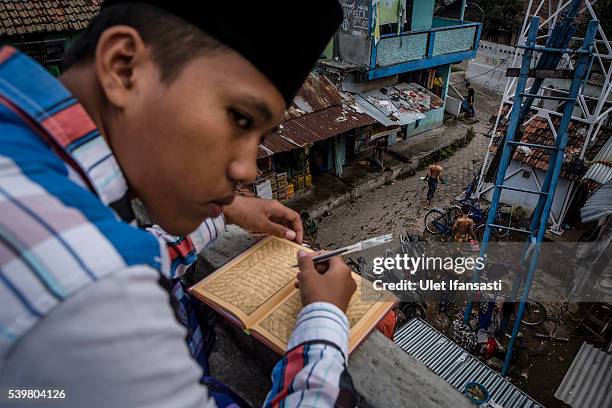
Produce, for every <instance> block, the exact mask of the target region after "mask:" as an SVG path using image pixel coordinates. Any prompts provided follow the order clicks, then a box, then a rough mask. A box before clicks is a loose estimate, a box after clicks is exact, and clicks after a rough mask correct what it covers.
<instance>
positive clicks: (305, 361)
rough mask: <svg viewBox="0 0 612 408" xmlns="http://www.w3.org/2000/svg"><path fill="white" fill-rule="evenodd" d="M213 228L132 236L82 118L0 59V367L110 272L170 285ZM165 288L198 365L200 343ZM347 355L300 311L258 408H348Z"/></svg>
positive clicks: (110, 161)
mask: <svg viewBox="0 0 612 408" xmlns="http://www.w3.org/2000/svg"><path fill="white" fill-rule="evenodd" d="M92 193H93V194H92ZM130 224H132V225H130ZM223 229H224V220H223V218H222V217H221V218H218V219H214V220H206V221H205V222H204V223H203V224H202V226H201V227H200V228H199V229H198V230H197V231H195V232H194V233H193V234H191V235H190V236H188V237H183V238H178V237H172V236H169V235H167V234H165V233H164V232H163V231H162V230H161V229H159V228H157V227H153V228H152V229H150V231H149V232H146V231H143V230H139V229H137V228H134V216H133V213H132V211H131V206H130V201H129V198H128V187H127V182H126V180H125V178H124V176H123V174H122V171H121V169H120V167H119V165H118V163H117V161H116V159H115V157H114V155H113V154H112V152H111V150H110V147H109V146H108V144H107V143H106V141H105V139H104V138H103V137H102V136H101V134H100V132H99V131H98V130H97V128H96V126H95V124H94V123H93V121H92V120H91V118H90V117H89V116H88V115H87V113H86V111H85V110H84V109H83V107H82V106H81V105H80V104H79V103H78V102H77V101H76V100H75V99H74V97H72V96H71V95H70V93H69V92H68V91H67V90H66V89H65V88H64V87H63V86H62V85H61V83H59V82H58V81H57V80H56V79H55V78H53V77H52V76H51V75H49V74H48V73H47V72H46V71H45V70H44V69H43V68H42V67H40V66H39V65H37V64H36V63H35V62H33V61H32V60H31V59H30V58H29V57H27V56H25V55H24V54H21V53H19V52H17V51H16V50H15V49H13V48H11V47H3V48H0V299H1V300H2V307H1V308H0V363H1V361H2V360H1V359H2V358H3V357H4V356H6V355H7V354H8V353H9V352H10V350H11V348H12V347H13V346H14V345H15V344H16V343H17V342H18V341H19V340H20V339H21V338H22V337H24V336H25V335H27V333H28V332H29V331H30V330H31V329H32V328H33V327H34V326H35V325H36V324H37V323H38V322H39V321H40V320H41V319H43V318H44V317H45V315H47V314H48V313H49V312H50V311H51V310H53V308H55V307H57V306H58V305H60V304H61V303H62V302H63V301H65V300H66V299H68V298H70V297H71V296H73V295H74V294H75V293H77V292H79V291H80V290H83V289H84V288H86V287H88V286H89V285H91V284H93V283H95V282H96V281H98V280H100V279H102V278H104V277H105V276H108V275H110V274H113V273H115V272H116V271H120V270H123V269H125V268H126V267H129V266H132V265H147V266H149V267H152V268H154V269H156V270H158V271H160V273H161V274H162V275H163V276H165V277H166V278H168V279H170V280H173V281H174V282H175V283H176V282H177V281H176V279H177V278H178V277H180V275H181V274H182V273H184V271H185V269H186V267H187V266H188V265H189V264H191V263H192V262H193V261H194V260H195V259H196V254H197V252H198V251H199V250H201V249H202V248H203V247H204V246H206V245H207V244H208V243H209V242H211V241H212V240H213V239H214V238H215V237H216V236H217V235H218V234H219V233H220V232H221V231H223ZM174 289H175V290H174V294H175V296H176V297H177V299H178V301H179V304H180V305H182V306H183V307H184V309H183V311H182V312H181V310H179V313H178V314H179V316H182V319H183V320H184V321H186V323H187V325H188V328H189V330H188V332H189V346H190V351H191V353H192V354H193V355H194V356H195V358H196V359H198V361H200V357H201V353H202V352H203V339H202V332H201V331H200V330H199V328H198V325H197V320H195V318H194V317H193V315H192V314H191V313H190V311H189V307H190V302H189V299H188V298H187V297H186V293H185V291H184V290H183V288H182V286H181V285H175V286H174ZM347 348H348V321H347V319H346V316H345V315H344V314H343V313H342V312H341V311H340V310H339V309H338V308H336V307H335V306H332V305H330V304H327V303H314V304H310V305H308V306H307V307H305V308H304V309H303V310H302V311H301V313H300V316H299V317H298V321H297V323H296V327H295V329H294V332H293V334H292V336H291V339H290V342H289V349H290V351H289V352H288V353H287V354H286V355H285V356H284V358H283V359H282V360H281V361H280V362H279V363H278V364H277V366H276V367H275V369H274V372H273V376H272V377H273V388H272V390H271V391H270V394H269V395H268V398H267V400H266V406H279V405H283V406H294V405H295V406H297V405H300V404H302V405H304V406H331V405H334V404H339V405H343V406H350V405H352V404H353V402H354V401H353V394H352V385H351V381H350V377H349V376H348V373H347V371H346V358H347V354H348V351H347ZM200 362H201V361H200ZM1 367H2V364H0V370H1Z"/></svg>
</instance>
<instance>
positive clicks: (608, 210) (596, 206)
mask: <svg viewBox="0 0 612 408" xmlns="http://www.w3.org/2000/svg"><path fill="white" fill-rule="evenodd" d="M610 214H612V181H609V182H608V183H607V184H604V185H603V186H601V187H600V188H599V189H598V190H597V191H595V192H594V193H593V195H592V196H591V197H589V199H588V200H587V202H586V203H585V204H584V206H583V207H582V208H581V209H580V217H581V218H582V222H591V221H595V220H598V219H600V218H603V217H605V216H608V215H610Z"/></svg>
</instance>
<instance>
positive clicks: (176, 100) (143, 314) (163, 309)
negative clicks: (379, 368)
mask: <svg viewBox="0 0 612 408" xmlns="http://www.w3.org/2000/svg"><path fill="white" fill-rule="evenodd" d="M273 3H274V4H273V5H270V6H271V7H272V6H274V7H273V8H274V10H275V11H276V13H274V14H273V13H269V11H268V9H267V8H266V7H262V5H261V4H260V3H256V2H247V3H243V4H241V6H240V7H235V5H234V4H232V3H227V2H225V3H223V2H213V3H210V4H207V7H206V13H203V12H202V10H201V7H200V6H199V5H195V4H194V5H191V4H190V3H186V2H176V1H174V2H171V1H162V0H159V1H150V2H137V3H136V2H128V1H120V0H109V1H106V2H105V3H104V6H103V9H102V11H101V13H100V15H98V16H97V17H96V18H94V20H93V21H92V22H91V24H90V26H89V28H88V29H87V30H86V32H85V33H84V34H83V36H82V37H80V38H79V39H78V40H77V41H76V42H75V44H74V45H73V47H72V51H71V52H69V54H68V56H67V59H66V71H65V72H64V73H63V75H62V77H61V78H60V80H59V81H58V80H56V79H55V78H53V77H52V76H51V75H50V74H49V73H48V72H46V71H45V70H44V68H42V67H41V66H39V65H37V64H36V63H35V62H34V61H33V60H31V59H30V58H29V57H27V56H25V55H24V54H21V53H19V52H18V51H16V50H15V49H13V48H10V47H4V48H0V206H2V210H1V211H0V302H1V305H0V388H2V389H7V388H8V389H26V388H27V389H43V388H44V389H50V388H51V389H58V390H63V392H62V393H63V394H64V395H65V399H63V400H62V401H61V406H64V407H65V406H68V407H111V406H117V407H136V406H139V407H203V406H215V401H214V400H212V399H211V398H210V395H211V394H210V393H209V392H208V390H207V388H206V387H204V386H202V385H201V384H200V382H199V380H200V378H201V377H202V370H201V368H200V366H199V365H198V364H197V363H196V361H195V360H194V359H193V358H192V357H191V356H190V352H191V354H193V355H197V354H198V353H197V350H198V347H200V346H201V345H199V341H200V340H201V339H198V338H197V335H195V336H194V337H192V339H191V341H190V342H189V348H188V347H187V346H186V344H185V341H184V336H185V330H184V328H183V327H181V326H180V325H179V324H178V323H177V321H176V319H175V317H174V315H173V313H172V309H171V308H170V306H169V302H168V299H169V297H168V294H167V293H166V292H165V291H164V290H163V289H162V288H161V287H160V285H159V284H158V281H159V280H160V279H162V280H163V279H171V278H174V277H175V276H176V273H178V272H177V271H178V269H179V268H178V265H179V264H180V263H182V261H183V260H185V263H189V257H190V250H189V248H190V247H191V246H193V247H194V248H197V246H198V245H199V244H202V243H205V241H206V239H210V238H211V237H212V230H211V228H212V229H219V228H222V225H221V224H219V223H218V222H219V217H221V215H222V213H223V211H227V212H228V213H227V215H228V217H229V218H231V219H232V220H233V218H234V217H233V216H231V214H232V202H233V198H234V187H235V185H236V184H237V183H239V182H243V183H249V182H251V181H252V180H253V179H254V178H255V175H256V157H257V146H258V145H259V143H260V142H261V139H262V137H263V136H264V135H266V134H267V133H268V132H270V131H271V130H272V129H274V128H276V127H277V126H278V124H279V123H280V122H281V120H282V117H283V113H284V110H285V109H286V107H287V106H288V105H289V103H290V102H291V100H292V98H293V96H294V95H295V93H296V92H297V90H298V89H299V87H300V85H301V83H302V82H303V81H304V79H305V78H306V75H307V74H308V72H309V71H310V69H311V67H312V65H313V64H314V62H315V61H316V59H317V58H318V56H319V55H320V53H321V51H322V50H323V48H324V47H325V45H326V44H327V42H328V41H329V38H330V37H331V35H332V33H333V32H334V30H335V29H336V27H337V25H338V24H339V22H340V20H341V18H342V13H341V10H340V7H339V5H338V4H336V3H335V2H333V1H324V0H313V1H310V2H307V3H299V4H295V5H294V4H293V3H292V2H273ZM279 13H280V14H281V15H280V16H279ZM220 16H231V19H232V24H230V25H228V24H227V20H226V19H223V18H220ZM313 21H316V22H317V24H316V25H314V24H313V23H312V22H313ZM296 41H297V42H299V47H296ZM289 49H299V52H296V53H295V55H291V58H285V59H284V63H283V64H279V63H278V58H275V57H277V53H278V52H279V51H278V50H289ZM132 197H138V198H140V199H141V200H142V201H143V202H144V204H145V205H146V207H147V209H148V210H149V211H150V213H151V216H152V218H153V220H154V222H155V223H156V224H157V225H159V230H157V231H156V234H157V235H159V236H158V237H156V236H154V235H153V234H151V233H150V232H146V231H142V230H139V229H137V228H134V226H133V219H134V216H133V214H132V211H131V207H130V205H129V204H130V200H131V198H132ZM238 203H239V202H238ZM241 213H242V214H244V213H243V212H240V211H238V212H237V213H236V214H241ZM267 218H268V219H273V218H274V215H273V214H269V213H268V214H267ZM280 218H284V217H282V216H281V217H280ZM204 219H210V220H214V219H216V221H212V222H213V224H210V223H209V222H210V221H206V222H205V223H204V224H202V222H203V220H204ZM230 221H231V220H230ZM130 224H132V225H130ZM193 231H196V232H195V233H192V232H193ZM294 232H295V231H294ZM190 233H192V234H191V235H190V236H187V235H188V234H190ZM170 234H171V235H172V236H175V237H184V238H174V239H173V238H170V239H167V240H166V242H165V241H164V240H162V239H160V237H162V236H163V237H166V238H168V237H170ZM290 235H291V234H289V235H288V236H287V237H288V238H291V236H290ZM296 235H297V233H296ZM185 243H187V244H188V245H187V244H185ZM167 244H169V248H170V251H168V248H167ZM298 263H299V268H300V272H299V275H298V277H299V286H300V291H301V295H302V303H303V305H304V309H303V310H302V311H301V313H300V315H299V316H298V321H297V323H296V327H295V330H294V332H293V333H292V336H291V339H290V342H289V351H288V352H287V354H286V356H285V358H283V360H282V361H281V362H280V363H279V364H278V365H277V367H276V368H275V371H274V373H273V388H272V390H271V392H270V394H269V396H268V401H267V403H268V404H270V405H273V406H276V405H279V404H283V405H284V406H294V405H298V404H302V405H303V406H333V405H343V406H352V405H354V399H353V395H352V387H351V381H350V377H348V373H347V370H346V359H347V354H348V352H347V349H348V321H347V319H346V316H345V315H344V313H343V312H344V311H345V310H346V307H347V305H348V302H349V300H350V298H351V296H352V294H353V292H354V290H355V282H354V280H353V279H352V278H351V275H350V270H349V268H348V267H347V266H346V265H345V264H344V263H343V262H342V261H341V260H340V259H339V258H334V259H332V260H331V261H330V262H329V265H328V269H327V271H326V273H325V274H320V273H319V272H318V271H317V269H315V267H314V265H313V263H312V260H311V256H310V255H303V254H302V255H301V256H300V257H299V259H298ZM318 268H319V267H318ZM188 320H189V319H188ZM194 333H195V332H194ZM279 373H280V374H283V375H280V374H279ZM2 397H3V398H4V396H2ZM39 402H40V401H39ZM217 402H219V403H220V404H221V403H227V402H228V401H227V399H223V398H221V399H218V400H217ZM52 404H53V405H57V401H52Z"/></svg>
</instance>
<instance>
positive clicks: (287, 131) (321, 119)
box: [280, 106, 376, 148]
mask: <svg viewBox="0 0 612 408" xmlns="http://www.w3.org/2000/svg"><path fill="white" fill-rule="evenodd" d="M375 122H376V121H375V120H374V119H372V118H371V117H370V116H368V115H366V114H364V113H357V112H352V111H350V110H349V109H347V108H345V107H342V106H332V107H331V108H327V109H324V110H321V111H318V112H314V113H310V114H308V115H303V116H300V117H299V118H296V119H291V120H288V121H285V122H283V127H282V129H281V131H280V136H282V137H285V138H287V139H290V140H292V141H293V142H295V143H296V144H297V145H300V146H305V145H307V144H309V143H314V142H316V141H319V140H324V139H327V138H329V137H332V136H335V135H339V134H341V133H344V132H346V131H348V130H351V129H354V128H357V127H360V126H365V125H369V124H372V123H375ZM294 148H295V147H294Z"/></svg>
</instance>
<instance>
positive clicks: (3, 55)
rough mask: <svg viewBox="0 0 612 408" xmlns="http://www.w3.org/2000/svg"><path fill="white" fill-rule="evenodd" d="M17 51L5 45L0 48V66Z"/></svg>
mask: <svg viewBox="0 0 612 408" xmlns="http://www.w3.org/2000/svg"><path fill="white" fill-rule="evenodd" d="M16 51H17V50H16V49H15V48H13V47H11V46H10V45H6V46H4V47H2V48H0V64H4V63H5V62H6V60H8V59H9V58H11V56H12V55H13V54H15V52H16Z"/></svg>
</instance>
